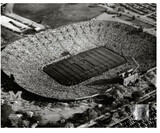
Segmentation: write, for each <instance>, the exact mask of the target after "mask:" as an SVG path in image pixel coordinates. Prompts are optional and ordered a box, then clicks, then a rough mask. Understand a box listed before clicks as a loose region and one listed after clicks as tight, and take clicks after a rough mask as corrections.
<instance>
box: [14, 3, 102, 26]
mask: <svg viewBox="0 0 160 133" xmlns="http://www.w3.org/2000/svg"><path fill="white" fill-rule="evenodd" d="M89 5H90V4H87V3H85V4H83V3H78V4H66V3H65V4H58V3H57V4H37V3H36V4H33V3H32V4H29V3H28V4H26V3H25V4H15V5H14V8H13V12H14V13H16V14H18V15H21V16H23V17H26V18H28V19H31V20H33V21H36V22H39V21H42V23H44V24H46V25H48V26H51V27H52V28H57V27H59V26H63V25H67V24H70V23H74V22H79V21H85V20H89V19H92V18H94V17H96V16H98V15H100V14H101V11H103V10H104V8H103V7H94V8H93V7H92V8H91V7H88V6H89Z"/></svg>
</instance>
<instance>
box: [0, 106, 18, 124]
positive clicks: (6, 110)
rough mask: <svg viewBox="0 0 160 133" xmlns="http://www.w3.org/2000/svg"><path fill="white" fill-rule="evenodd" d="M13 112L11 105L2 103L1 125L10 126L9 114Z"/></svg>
mask: <svg viewBox="0 0 160 133" xmlns="http://www.w3.org/2000/svg"><path fill="white" fill-rule="evenodd" d="M14 113H15V112H14V111H13V109H12V107H11V106H9V105H7V104H3V105H2V106H1V122H2V127H10V126H11V121H10V119H9V116H10V115H11V114H14Z"/></svg>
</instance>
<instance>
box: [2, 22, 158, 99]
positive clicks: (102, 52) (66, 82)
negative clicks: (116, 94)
mask: <svg viewBox="0 0 160 133" xmlns="http://www.w3.org/2000/svg"><path fill="white" fill-rule="evenodd" d="M131 57H134V58H135V59H136V61H137V62H138V63H139V64H140V71H144V70H148V69H150V68H153V67H155V66H156V37H154V36H152V35H150V34H148V33H145V32H142V31H141V30H139V29H136V28H134V27H131V26H129V25H126V24H123V23H119V22H112V21H97V20H89V21H84V22H78V23H74V24H70V25H66V26H62V27H59V28H57V29H47V30H45V31H41V32H39V33H36V34H34V35H27V36H26V37H24V38H22V39H20V40H17V41H15V42H13V43H11V44H10V45H8V46H7V47H6V48H5V49H3V50H2V53H1V64H2V70H3V71H4V72H5V73H6V74H7V75H8V76H10V75H13V76H14V80H15V82H16V83H18V84H19V85H20V86H21V87H22V88H24V89H25V90H27V91H29V92H32V93H35V94H37V95H40V96H44V97H49V98H56V99H80V98H83V97H86V96H91V95H94V94H97V93H99V92H102V91H103V90H104V89H105V88H104V87H100V86H87V85H86V84H88V83H90V82H92V81H94V80H97V79H106V78H111V77H113V76H115V75H116V74H117V73H119V72H120V71H124V70H126V69H129V68H133V67H134V65H133V64H132V63H131Z"/></svg>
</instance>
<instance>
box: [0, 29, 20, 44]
mask: <svg viewBox="0 0 160 133" xmlns="http://www.w3.org/2000/svg"><path fill="white" fill-rule="evenodd" d="M1 37H2V39H3V40H4V42H1V47H5V46H6V45H7V44H9V43H11V42H14V41H15V40H18V39H20V38H22V36H21V35H18V34H16V33H14V32H12V31H10V30H8V29H6V28H4V27H1Z"/></svg>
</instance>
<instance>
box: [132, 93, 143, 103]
mask: <svg viewBox="0 0 160 133" xmlns="http://www.w3.org/2000/svg"><path fill="white" fill-rule="evenodd" d="M142 95H143V93H142V92H141V91H134V92H132V99H133V101H136V102H137V101H138V100H139V98H140V97H141V96H142Z"/></svg>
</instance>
